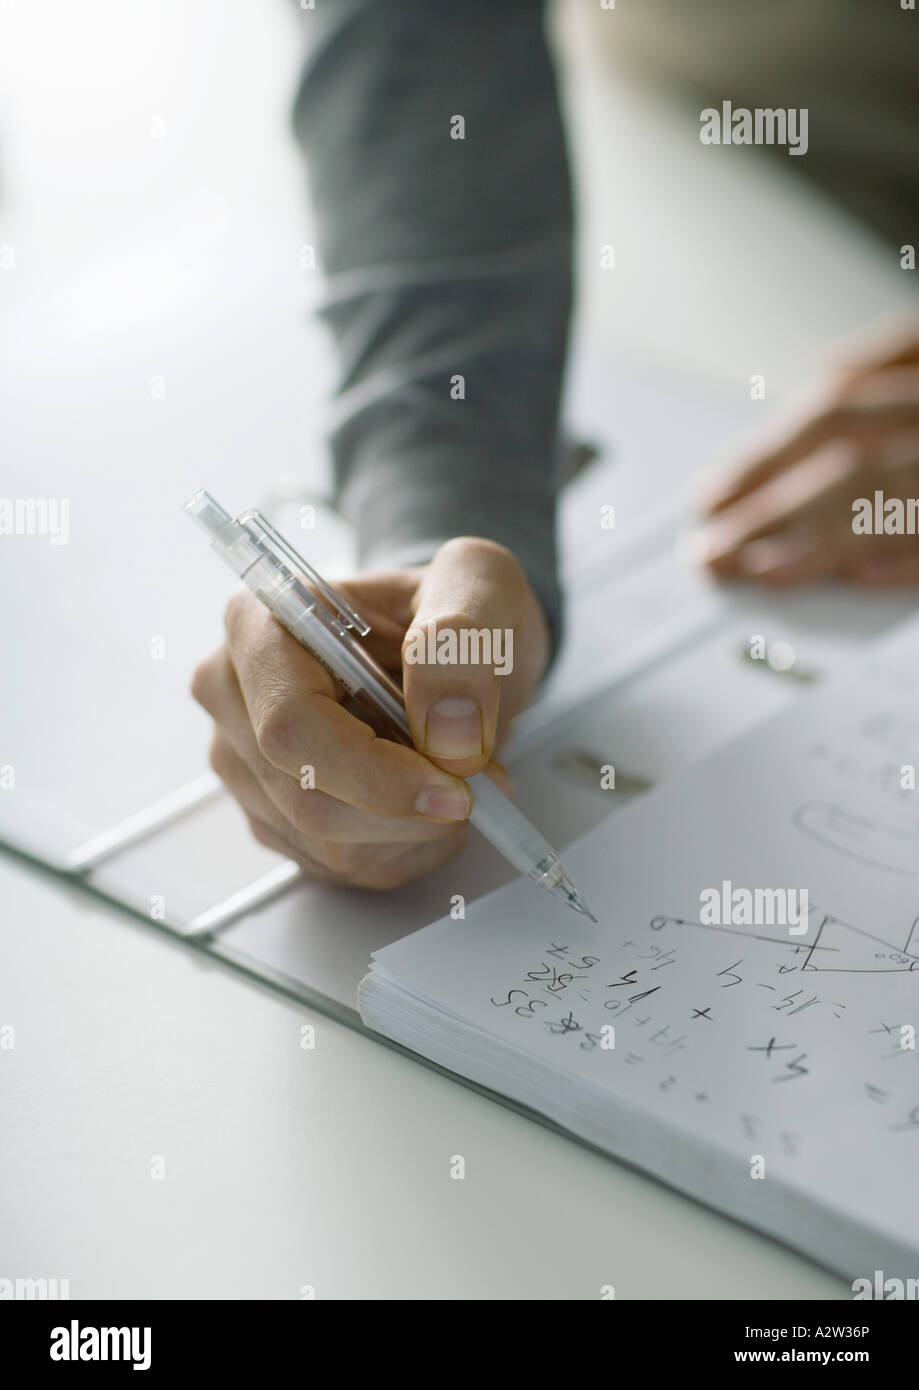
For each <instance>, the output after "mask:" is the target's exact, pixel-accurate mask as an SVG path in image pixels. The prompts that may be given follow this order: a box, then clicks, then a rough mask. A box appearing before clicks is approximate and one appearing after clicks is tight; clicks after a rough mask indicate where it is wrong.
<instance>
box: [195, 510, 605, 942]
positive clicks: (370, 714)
mask: <svg viewBox="0 0 919 1390" xmlns="http://www.w3.org/2000/svg"><path fill="white" fill-rule="evenodd" d="M185 510H186V511H187V512H188V514H189V516H191V517H192V518H193V519H194V520H195V521H197V522H198V524H199V525H200V526H201V527H202V528H203V529H204V530H205V531H206V532H207V534H208V535H209V536H210V538H211V547H212V549H213V550H214V551H216V553H217V554H218V555H219V556H220V558H221V559H222V560H224V561H225V562H226V563H227V564H228V565H229V567H230V569H232V570H233V572H234V573H235V574H236V575H237V576H238V577H239V578H240V579H242V580H243V582H244V583H245V584H246V585H247V586H248V588H250V589H251V590H252V592H253V593H254V594H255V596H256V598H258V599H260V600H261V602H262V603H264V605H265V607H266V608H268V609H269V611H270V612H271V613H273V614H274V616H275V618H277V620H278V622H279V623H281V625H282V626H283V627H285V628H286V629H287V631H288V632H289V633H290V634H291V636H292V637H294V638H296V640H297V641H298V642H299V643H300V645H301V646H303V647H305V648H306V649H307V651H309V652H311V653H312V655H313V656H314V657H315V658H316V660H317V661H319V662H321V663H322V665H323V666H325V667H326V669H327V670H328V671H329V672H330V673H331V674H332V675H333V676H334V677H335V679H336V680H337V681H339V682H340V684H341V685H342V686H343V687H344V689H345V690H346V691H347V693H348V695H349V696H350V708H351V709H352V710H353V712H354V713H355V714H356V715H357V716H358V717H359V718H361V719H363V720H364V721H365V722H366V723H367V724H370V725H371V727H372V728H373V729H374V730H375V731H376V732H377V733H378V734H380V735H381V736H382V737H384V738H389V739H392V740H393V741H394V742H396V743H402V744H407V745H408V747H410V748H413V747H414V742H413V740H412V735H411V730H410V728H409V723H408V717H407V716H406V713H405V704H404V701H403V698H402V692H401V690H400V689H399V687H398V686H397V685H396V683H395V682H394V681H393V680H392V678H391V677H390V676H389V675H388V674H387V673H386V672H385V671H384V670H383V668H382V667H381V666H379V665H378V664H377V662H375V661H374V659H373V657H372V656H370V654H369V652H367V650H366V649H365V647H364V646H363V645H362V643H361V641H360V640H359V639H360V638H362V637H366V636H367V634H368V633H369V631H370V627H369V626H368V624H367V623H365V622H364V620H363V619H362V618H361V616H360V615H359V614H358V613H356V612H355V611H354V609H353V608H352V606H351V604H350V603H348V601H347V600H346V599H345V598H344V596H343V595H342V594H340V593H338V592H337V590H335V589H333V588H332V586H331V585H330V584H327V583H326V582H325V580H324V579H323V578H322V577H321V575H319V574H318V573H317V572H316V570H314V569H313V567H312V565H310V564H308V562H307V561H306V560H305V559H304V558H303V556H302V555H300V554H298V552H297V551H296V550H294V548H293V547H292V546H291V545H290V544H289V543H288V542H287V541H286V540H284V538H283V536H281V535H279V533H278V532H277V531H276V530H275V528H274V527H273V526H272V525H271V523H270V522H269V521H267V520H266V519H265V517H263V516H261V515H260V514H259V513H258V512H256V511H246V512H241V513H240V515H239V516H238V517H237V518H236V520H235V521H234V520H233V518H232V517H231V516H230V514H229V512H225V511H224V509H223V507H221V506H220V504H219V503H218V502H215V501H214V498H213V497H211V495H210V493H208V492H204V491H203V490H202V491H200V492H196V493H195V495H194V497H193V498H192V499H191V501H190V502H187V503H186V504H185ZM466 780H467V782H468V784H469V786H470V788H471V789H472V795H473V807H472V810H471V812H470V813H469V819H470V821H471V822H472V824H473V825H474V826H475V827H476V829H477V830H478V831H480V832H481V834H482V835H484V836H485V838H486V839H487V840H489V841H490V842H491V844H493V845H494V847H495V849H497V850H498V851H499V852H500V853H501V854H503V855H504V858H505V859H507V860H508V862H509V863H510V864H512V865H513V866H514V868H515V869H517V870H519V872H520V873H522V874H526V875H527V876H528V877H529V878H532V879H535V881H536V882H537V883H538V884H539V885H540V886H541V887H543V888H545V889H546V890H547V891H548V892H549V893H551V894H552V895H553V897H556V898H559V899H561V900H562V901H563V902H565V903H567V904H568V906H569V907H571V908H573V909H574V910H575V912H580V913H583V915H584V916H585V917H589V918H590V920H591V921H592V922H596V920H597V919H596V917H594V915H593V913H592V912H591V911H590V908H589V907H588V906H587V904H586V902H585V901H584V898H583V896H582V895H581V893H579V892H578V889H577V888H576V887H575V885H574V882H573V880H572V878H571V875H570V874H569V873H568V871H567V870H566V868H565V866H564V864H563V863H562V861H561V859H560V858H559V857H558V855H557V854H556V852H555V850H554V849H553V848H552V846H551V845H550V844H549V842H548V840H546V839H545V837H544V836H543V835H541V834H540V832H539V831H538V830H537V829H536V827H535V826H534V825H532V824H531V823H530V821H528V820H527V818H526V816H524V815H523V813H522V812H521V811H519V810H518V808H517V807H516V806H515V805H514V803H513V801H511V800H510V798H509V797H507V796H505V795H504V793H503V792H502V791H500V790H499V789H498V788H497V787H496V786H495V784H494V782H492V781H491V779H490V778H489V777H487V776H486V775H485V773H484V772H477V773H475V775H474V776H472V777H469V778H467V779H466Z"/></svg>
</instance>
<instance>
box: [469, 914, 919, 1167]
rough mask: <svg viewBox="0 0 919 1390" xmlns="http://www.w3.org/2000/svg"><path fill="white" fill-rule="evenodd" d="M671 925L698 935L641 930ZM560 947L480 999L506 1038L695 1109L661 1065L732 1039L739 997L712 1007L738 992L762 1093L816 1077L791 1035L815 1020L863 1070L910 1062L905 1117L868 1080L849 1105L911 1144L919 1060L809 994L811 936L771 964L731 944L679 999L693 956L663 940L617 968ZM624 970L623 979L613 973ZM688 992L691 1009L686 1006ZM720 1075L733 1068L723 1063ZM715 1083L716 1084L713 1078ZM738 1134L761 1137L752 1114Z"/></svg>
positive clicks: (836, 1003)
mask: <svg viewBox="0 0 919 1390" xmlns="http://www.w3.org/2000/svg"><path fill="white" fill-rule="evenodd" d="M671 925H674V926H695V925H698V924H696V923H690V922H686V921H683V920H682V919H678V918H672V917H671V918H668V917H654V918H652V919H651V921H650V923H649V926H650V928H651V930H652V931H655V932H660V931H661V930H662V929H663V928H664V927H665V926H671ZM565 940H566V938H563V942H561V943H560V942H558V941H555V940H552V941H550V942H549V943H548V945H547V946H545V947H544V949H543V950H542V951H538V952H535V953H534V956H533V959H532V963H531V968H530V969H527V970H524V971H523V972H522V974H521V976H520V977H518V979H517V980H515V981H513V982H512V983H511V984H510V987H509V988H508V989H506V990H501V991H499V992H497V993H495V994H492V995H490V996H489V1003H490V1005H491V1006H492V1008H494V1009H496V1010H506V1011H507V1016H508V1017H514V1018H515V1019H519V1020H521V1022H520V1023H519V1025H518V1024H516V1023H515V1027H517V1026H519V1027H521V1028H527V1029H529V1028H535V1029H537V1030H542V1032H543V1033H544V1034H545V1035H546V1036H548V1037H551V1038H553V1039H556V1040H557V1041H558V1044H559V1046H562V1047H565V1048H568V1049H570V1048H576V1049H578V1050H579V1051H580V1052H584V1053H593V1052H601V1051H609V1052H615V1054H616V1056H617V1059H618V1060H619V1062H620V1064H621V1065H622V1066H624V1067H627V1068H629V1069H630V1071H632V1072H633V1073H638V1072H641V1073H643V1074H644V1076H645V1077H646V1079H647V1081H648V1082H649V1084H651V1085H653V1086H654V1087H655V1089H657V1090H659V1091H660V1092H662V1093H664V1094H668V1093H670V1092H673V1091H675V1090H677V1089H680V1090H681V1091H682V1092H683V1093H684V1094H686V1093H687V1088H688V1093H689V1094H691V1096H692V1099H693V1101H694V1102H696V1103H698V1104H706V1103H707V1102H709V1101H710V1100H711V1099H712V1098H713V1096H714V1094H715V1091H717V1089H718V1087H717V1086H714V1087H713V1085H712V1084H709V1083H708V1082H702V1081H700V1079H699V1076H698V1075H696V1076H694V1077H692V1076H690V1074H689V1073H687V1072H686V1070H685V1068H684V1067H683V1066H682V1065H681V1064H678V1065H677V1066H676V1067H675V1068H671V1067H669V1066H668V1065H667V1063H668V1062H669V1061H673V1059H675V1058H676V1056H677V1054H679V1053H681V1052H687V1051H688V1054H689V1056H692V1053H693V1039H694V1037H695V1036H697V1035H698V1030H704V1029H707V1028H715V1029H717V1026H718V1024H719V1023H720V1022H723V1023H726V1024H730V1026H731V1029H732V1034H731V1036H732V1038H735V1037H736V1033H737V1027H736V1020H737V1009H736V997H741V996H736V997H735V999H732V1005H734V1006H735V1007H731V1008H726V1007H724V1002H723V1001H724V1000H725V997H726V996H725V994H724V992H725V991H731V992H733V991H736V990H738V989H740V990H741V991H742V992H743V1015H744V1018H745V1020H746V1021H747V1022H748V1023H749V1022H750V1021H752V1022H753V1023H754V1024H755V1026H754V1027H753V1028H752V1029H748V1030H747V1031H748V1032H752V1033H753V1034H754V1035H755V1036H754V1037H752V1038H751V1039H750V1040H749V1041H745V1042H743V1044H742V1047H743V1051H744V1054H745V1055H746V1056H747V1057H748V1059H749V1060H750V1063H751V1065H755V1066H756V1067H757V1069H759V1068H760V1067H761V1068H762V1070H763V1073H764V1078H765V1079H767V1080H768V1082H769V1083H770V1089H771V1087H772V1086H773V1085H774V1086H776V1087H782V1088H787V1087H790V1086H799V1085H801V1084H804V1085H806V1084H807V1082H808V1079H809V1078H810V1079H812V1078H813V1076H814V1074H815V1071H819V1070H820V1069H819V1067H817V1065H816V1061H817V1059H816V1058H815V1057H814V1055H813V1043H812V1042H811V1043H804V1042H802V1041H801V1040H800V1038H799V1037H798V1036H797V1033H798V1030H796V1028H795V1022H796V1020H798V1019H799V1018H800V1017H801V1015H804V1014H808V1015H810V1016H811V1017H814V1016H817V1015H819V1016H821V1017H822V1018H823V1019H825V1020H826V1023H827V1027H828V1028H832V1027H834V1026H838V1025H836V1024H834V1022H833V1021H843V1023H844V1024H845V1025H846V1026H849V1027H853V1028H855V1029H857V1031H858V1032H859V1033H860V1034H863V1035H864V1043H865V1059H866V1070H870V1069H872V1068H875V1069H876V1067H877V1065H878V1064H881V1065H885V1064H890V1063H892V1062H894V1061H895V1060H897V1059H899V1064H900V1066H902V1067H903V1069H904V1072H905V1071H906V1070H907V1069H908V1068H910V1062H909V1061H908V1060H906V1061H904V1060H903V1059H904V1058H906V1059H909V1058H911V1059H912V1068H913V1069H912V1070H911V1073H910V1076H911V1085H912V1086H913V1087H914V1088H915V1095H914V1098H913V1101H912V1102H911V1103H910V1104H908V1105H906V1106H904V1103H903V1098H902V1097H903V1090H902V1087H901V1086H890V1087H885V1086H882V1085H879V1084H878V1078H877V1076H876V1075H874V1077H873V1079H872V1080H871V1081H867V1082H864V1083H863V1085H862V1086H861V1087H860V1094H861V1095H862V1096H863V1098H864V1099H865V1100H866V1101H867V1102H868V1103H869V1104H870V1105H871V1106H878V1107H880V1106H885V1107H889V1108H890V1119H889V1123H888V1125H887V1128H888V1129H889V1130H890V1131H891V1132H894V1133H913V1134H919V1068H917V1067H916V1066H915V1064H916V1059H917V1057H919V1051H917V1050H916V1048H915V1047H913V1048H910V1047H904V1046H903V1045H902V1035H903V1032H904V1029H903V1025H902V1023H900V1022H897V1023H893V1022H891V1021H890V1020H886V1021H878V1022H876V1023H874V1024H872V1025H871V1026H868V1027H864V1026H863V1025H862V1023H861V1022H860V1021H856V1018H855V1016H854V1014H853V1015H852V1016H850V1017H847V1015H849V1014H850V1009H849V1005H847V1003H846V1002H845V1001H844V1000H840V999H838V998H836V997H834V996H835V995H836V994H837V993H841V992H842V991H841V990H839V989H838V986H837V987H836V988H833V987H832V986H831V989H830V991H829V993H827V992H824V991H822V986H818V987H813V986H812V985H811V980H810V979H809V978H807V977H806V974H805V972H806V971H807V969H808V966H809V965H810V961H811V960H812V959H813V956H814V952H815V950H820V949H821V947H820V945H819V941H820V934H819V933H818V937H817V943H818V944H816V945H815V943H813V942H811V943H810V944H808V943H802V942H787V941H786V942H782V943H774V944H781V945H782V946H783V948H784V949H783V950H782V951H781V952H780V954H779V957H778V958H769V957H768V955H766V954H764V953H763V952H762V950H760V951H759V952H758V953H756V954H754V955H750V956H745V955H742V954H737V953H736V943H734V942H725V952H724V959H723V963H721V962H718V966H717V968H712V969H711V973H710V976H709V975H708V973H707V968H706V972H704V973H703V974H702V975H701V979H700V975H699V971H698V970H696V972H695V974H694V977H693V985H692V991H693V993H687V988H686V983H685V979H683V978H681V977H682V976H683V972H682V971H681V970H680V969H679V962H680V953H681V951H682V952H684V953H685V952H686V951H687V950H689V951H690V959H691V954H692V953H691V948H690V947H688V946H687V945H685V944H684V943H678V944H677V945H671V944H670V940H669V939H668V938H667V937H665V938H664V939H663V940H662V941H661V942H657V941H641V940H638V941H636V940H635V939H633V938H630V937H628V936H626V937H624V938H623V940H622V941H621V942H620V943H619V951H618V952H616V956H617V959H618V961H619V964H618V965H615V966H612V965H611V964H610V963H609V962H608V961H607V960H605V959H604V958H603V957H601V956H598V955H595V954H588V953H582V952H581V951H579V950H578V948H576V947H573V946H571V945H566V944H563V943H564V941H565ZM731 946H734V947H735V950H731V949H730V948H731ZM824 949H830V948H829V947H825V948H824ZM619 952H622V953H626V952H627V953H628V955H624V954H623V955H620V954H619ZM878 954H881V953H878ZM893 954H895V953H891V955H893ZM904 963H906V964H908V963H909V959H908V958H905V959H904ZM623 965H627V966H628V967H629V968H628V969H623V968H622V967H623ZM852 973H862V972H859V971H855V972H852ZM796 977H797V978H796ZM824 978H825V979H827V980H830V981H832V979H833V975H832V973H829V972H828V973H827V974H826V975H824ZM695 993H698V998H697V999H696V1000H695V1002H690V1000H691V999H692V998H693V995H694V994H695ZM623 1029H624V1036H623ZM822 1062H823V1065H824V1066H828V1067H831V1066H833V1065H834V1058H833V1056H832V1054H831V1053H827V1055H826V1056H824V1057H823V1058H822ZM723 1065H733V1064H732V1063H729V1062H727V1061H726V1062H725V1063H724V1064H723ZM662 1073H663V1075H662ZM714 1079H715V1081H717V1075H716V1077H715V1078H714ZM901 1079H902V1078H901ZM737 1124H738V1127H739V1132H740V1133H741V1134H742V1135H743V1136H744V1137H745V1138H746V1139H749V1140H751V1141H756V1139H757V1137H758V1136H759V1135H760V1134H761V1126H762V1121H761V1120H760V1118H759V1117H758V1116H756V1115H755V1114H748V1113H744V1114H742V1115H740V1116H738V1120H737ZM778 1140H779V1142H780V1144H781V1147H782V1150H783V1152H784V1153H785V1154H786V1155H788V1156H789V1157H793V1156H794V1155H795V1154H796V1153H797V1152H798V1151H799V1149H800V1146H801V1142H802V1140H801V1136H800V1135H799V1134H797V1133H796V1132H795V1131H793V1130H791V1129H787V1130H782V1131H780V1132H779V1134H778Z"/></svg>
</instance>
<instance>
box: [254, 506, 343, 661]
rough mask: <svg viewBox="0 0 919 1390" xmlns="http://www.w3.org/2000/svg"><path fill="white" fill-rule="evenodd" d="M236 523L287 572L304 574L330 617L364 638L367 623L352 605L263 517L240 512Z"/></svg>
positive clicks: (259, 513)
mask: <svg viewBox="0 0 919 1390" xmlns="http://www.w3.org/2000/svg"><path fill="white" fill-rule="evenodd" d="M237 520H238V524H239V525H240V526H243V527H245V529H246V530H247V531H248V532H249V534H250V535H253V538H254V539H255V540H257V541H258V542H259V544H261V545H264V546H266V548H267V549H269V550H271V551H273V552H274V554H275V557H276V558H277V559H279V560H280V561H281V563H282V564H286V565H287V566H288V567H289V568H290V569H292V570H294V572H295V573H299V574H301V575H303V577H304V578H305V579H306V580H307V581H308V583H309V584H311V585H312V587H313V588H314V589H315V590H316V592H317V593H318V594H319V596H320V598H321V599H322V601H323V603H324V604H325V606H326V608H328V609H329V610H330V611H331V613H332V616H333V617H335V618H337V619H338V621H339V622H340V623H341V625H342V627H346V628H353V629H354V630H355V631H356V632H357V633H359V634H360V636H361V637H366V636H367V634H368V632H369V631H370V624H369V623H365V622H364V619H363V618H362V617H361V615H360V613H358V612H357V611H356V609H354V608H352V607H351V604H350V603H349V602H348V600H347V599H346V598H345V596H344V594H340V593H339V592H338V590H337V589H334V588H333V587H332V585H331V584H328V583H327V582H326V581H325V580H324V579H323V577H322V575H321V574H320V573H319V571H318V570H316V569H314V568H313V566H312V565H311V564H310V563H309V561H308V560H306V559H304V557H303V556H302V555H301V554H300V552H299V550H295V549H294V547H293V546H292V545H291V544H290V542H289V541H286V540H285V539H284V537H283V536H282V535H281V533H280V532H279V531H276V530H275V528H274V527H273V526H272V524H271V522H270V521H268V520H267V518H266V517H264V516H262V514H261V512H256V511H251V512H243V513H242V514H241V515H240V516H239V517H238V519H237ZM252 523H254V524H255V526H256V527H257V528H258V530H259V531H261V532H264V535H254V534H253V531H252V530H251V529H250V525H251V524H252Z"/></svg>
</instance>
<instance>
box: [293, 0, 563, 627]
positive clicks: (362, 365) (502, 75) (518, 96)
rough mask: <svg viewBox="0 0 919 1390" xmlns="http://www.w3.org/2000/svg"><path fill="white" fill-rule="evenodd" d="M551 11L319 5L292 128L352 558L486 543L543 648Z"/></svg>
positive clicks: (557, 324)
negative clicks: (336, 373)
mask: <svg viewBox="0 0 919 1390" xmlns="http://www.w3.org/2000/svg"><path fill="white" fill-rule="evenodd" d="M543 19H544V16H543V8H542V5H541V4H540V3H538V0H462V3H458V2H454V0H320V4H318V5H317V8H316V10H315V11H305V12H304V16H303V25H304V29H305V31H306V35H307V43H308V51H307V58H306V63H305V67H304V71H303V77H302V81H301V85H300V88H299V92H298V96H297V101H296V106H295V110H294V125H295V130H296V134H297V138H298V140H299V142H300V144H301V146H302V149H303V151H304V155H305V158H306V164H307V170H308V176H309V185H310V193H311V198H312V202H313V206H314V212H315V218H316V226H317V242H318V252H319V257H320V259H321V261H322V264H323V268H324V270H325V272H326V277H327V278H326V285H327V292H326V296H325V299H324V302H323V306H322V310H321V313H322V316H323V317H324V319H325V321H326V322H327V324H328V325H329V327H330V328H331V330H332V333H333V335H334V339H335V341H336V344H337V351H338V355H339V362H340V368H341V371H340V379H339V386H338V391H337V395H336V399H335V402H334V405H333V410H332V422H331V433H330V444H331V449H332V459H333V465H334V472H335V484H336V495H337V499H338V502H339V505H340V507H341V509H342V510H343V512H344V513H345V514H346V515H347V516H348V517H349V518H350V519H351V520H352V522H353V523H354V525H355V526H356V529H357V534H358V538H359V546H360V556H361V562H362V563H363V564H365V565H373V566H384V565H399V564H411V563H422V562H423V561H425V560H427V559H429V558H430V557H431V555H432V554H433V552H434V551H435V550H436V548H437V547H438V545H440V544H441V543H442V542H443V541H444V540H446V539H448V538H449V537H451V536H458V535H478V536H486V537H488V538H490V539H492V540H495V541H498V542H500V543H501V544H503V545H506V546H507V547H508V548H509V549H510V550H512V551H513V552H514V554H515V555H516V556H517V557H518V559H519V560H520V561H521V563H522V564H523V566H524V568H525V570H526V572H527V575H528V577H529V580H530V583H531V584H532V586H533V588H534V590H535V592H536V593H537V595H538V596H539V598H540V600H541V602H542V604H543V606H544V608H545V610H546V614H547V617H548V619H549V622H550V626H551V628H552V632H553V639H554V645H555V644H557V640H558V631H559V610H560V598H559V589H558V578H557V566H556V545H555V494H556V472H557V469H556V463H557V457H558V452H559V447H558V411H559V397H560V391H561V382H562V375H563V371H564V360H565V352H566V347H567V335H568V321H569V315H570V309H571V240H572V210H571V193H570V187H569V176H568V165H567V158H566V150H565V142H564V135H563V130H562V123H561V117H560V112H559V105H558V99H557V94H556V88H555V76H554V72H553V69H552V64H551V61H550V57H549V54H548V51H547V47H546V42H545V36H544V29H543ZM456 117H462V120H463V122H464V125H465V132H464V134H465V138H464V139H456V138H451V131H455V130H456V129H457V128H458V122H456V120H455V118H456ZM457 378H462V382H461V383H460V382H459V381H458V380H457ZM461 392H462V393H464V394H463V395H462V396H461Z"/></svg>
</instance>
